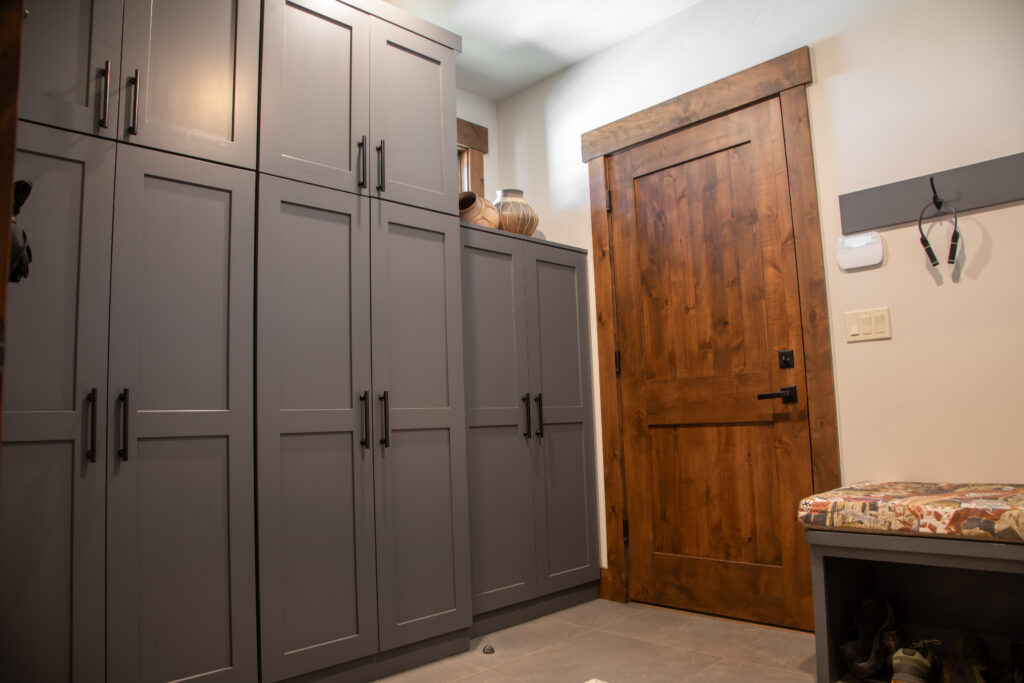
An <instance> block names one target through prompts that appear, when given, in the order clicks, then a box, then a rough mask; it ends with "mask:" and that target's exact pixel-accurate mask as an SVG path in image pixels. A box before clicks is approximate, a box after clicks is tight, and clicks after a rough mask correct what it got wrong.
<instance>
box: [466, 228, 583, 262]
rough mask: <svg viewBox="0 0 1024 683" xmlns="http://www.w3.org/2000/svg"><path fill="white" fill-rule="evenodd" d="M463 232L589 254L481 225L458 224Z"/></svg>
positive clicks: (558, 244) (559, 244) (549, 241)
mask: <svg viewBox="0 0 1024 683" xmlns="http://www.w3.org/2000/svg"><path fill="white" fill-rule="evenodd" d="M459 225H460V226H462V229H463V230H475V231H477V232H485V233H487V234H490V235H501V236H502V237H508V238H511V239H515V240H523V241H524V242H533V243H535V244H545V245H547V246H549V247H554V248H556V249H564V250H566V251H574V252H576V253H577V254H587V253H589V252H588V251H587V250H586V249H582V248H580V247H574V246H572V245H569V244H562V243H561V242H552V241H551V240H546V239H541V238H540V237H527V236H526V235H519V234H517V233H514V232H506V231H504V230H497V229H495V228H485V227H484V226H482V225H474V224H473V223H462V222H460V223H459Z"/></svg>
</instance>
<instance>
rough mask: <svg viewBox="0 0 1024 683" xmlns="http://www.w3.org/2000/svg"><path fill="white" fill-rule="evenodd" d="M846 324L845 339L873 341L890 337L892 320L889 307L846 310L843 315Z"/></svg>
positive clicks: (848, 340) (850, 340) (849, 340)
mask: <svg viewBox="0 0 1024 683" xmlns="http://www.w3.org/2000/svg"><path fill="white" fill-rule="evenodd" d="M843 321H844V323H845V324H846V341H847V342H859V341H874V340H876V339H892V322H891V320H890V319H889V307H888V306H886V307H884V308H871V309H867V310H864V311H847V312H846V313H845V314H844V315H843Z"/></svg>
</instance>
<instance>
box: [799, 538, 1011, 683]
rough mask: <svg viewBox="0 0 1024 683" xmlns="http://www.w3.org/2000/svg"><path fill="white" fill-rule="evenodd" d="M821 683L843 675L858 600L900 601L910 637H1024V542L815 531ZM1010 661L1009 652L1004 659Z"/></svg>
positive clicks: (995, 640) (996, 642) (1004, 640)
mask: <svg viewBox="0 0 1024 683" xmlns="http://www.w3.org/2000/svg"><path fill="white" fill-rule="evenodd" d="M806 538H807V542H808V543H809V544H810V548H811V581H812V587H813V590H814V623H815V650H816V655H817V675H818V681H819V683H823V682H825V681H830V682H834V681H839V680H840V676H841V675H843V673H844V670H843V669H844V667H843V666H842V665H841V663H840V662H839V658H838V655H837V654H836V646H837V645H838V644H839V642H840V639H841V638H842V636H843V631H844V629H845V627H846V625H847V622H848V620H849V618H850V615H851V613H852V610H854V609H856V606H857V604H859V601H861V600H863V599H864V598H865V597H868V596H870V595H878V596H879V597H882V598H883V599H886V600H887V601H889V602H890V604H893V607H894V608H895V609H896V613H897V619H898V620H902V619H907V620H909V619H911V616H910V615H913V619H914V621H912V622H909V623H908V624H907V625H906V626H904V627H903V628H904V630H905V631H906V632H907V633H906V635H907V636H909V637H911V638H920V637H926V636H929V637H939V638H942V639H943V640H944V641H945V642H949V640H950V639H951V638H952V637H953V636H954V635H955V634H956V632H957V631H958V630H966V631H968V632H973V633H978V635H981V636H982V637H983V639H984V640H985V641H986V644H988V645H989V646H990V651H991V652H994V651H996V650H998V651H999V652H1003V651H1005V647H1004V646H1005V645H1008V643H1009V640H1010V639H1011V638H1013V637H1021V636H1024V544H1016V543H1000V542H996V541H976V540H968V539H946V538H931V537H923V536H896V535H886V534H872V533H860V532H851V531H820V530H815V529H808V530H807V531H806ZM1002 659H1005V657H1002Z"/></svg>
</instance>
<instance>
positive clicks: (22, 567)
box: [0, 122, 115, 681]
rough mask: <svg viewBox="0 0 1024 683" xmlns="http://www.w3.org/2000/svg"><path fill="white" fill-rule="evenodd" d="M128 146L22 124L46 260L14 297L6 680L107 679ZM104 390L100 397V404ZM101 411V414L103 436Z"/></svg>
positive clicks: (23, 164) (25, 172)
mask: <svg viewBox="0 0 1024 683" xmlns="http://www.w3.org/2000/svg"><path fill="white" fill-rule="evenodd" d="M114 147H115V146H114V143H113V142H110V141H106V140H100V139H98V138H91V137H86V136H84V135H78V134H74V133H68V132H65V131H60V130H55V129H52V128H45V127H42V126H36V125H33V124H31V123H24V122H23V123H21V124H19V126H18V140H17V152H16V157H15V178H18V179H24V180H29V181H31V182H32V184H33V188H32V194H31V195H30V196H29V198H28V200H27V201H26V203H25V205H24V206H23V207H22V210H21V213H20V215H19V216H18V223H19V228H18V229H22V230H24V231H25V232H26V233H27V234H28V235H29V243H30V244H31V246H32V249H33V255H34V260H33V262H32V267H31V271H30V273H29V276H28V277H27V278H26V279H24V280H22V281H21V282H18V283H12V284H11V285H10V286H9V287H8V295H7V296H8V299H7V326H8V327H7V329H8V333H7V339H6V342H7V343H6V367H5V375H6V376H5V378H4V380H5V381H4V387H3V390H4V415H3V421H4V439H5V440H4V444H3V449H4V467H3V476H2V478H0V481H2V485H3V490H2V491H0V547H2V548H3V549H4V551H3V552H2V553H0V604H2V605H3V606H4V608H3V609H2V610H0V679H3V680H12V681H13V680H46V681H50V680H61V681H68V680H75V681H79V680H80V681H102V680H103V676H104V655H103V642H104V639H103V623H104V600H105V596H104V580H103V573H104V558H103V552H104V489H105V481H106V480H105V474H104V469H105V464H104V463H105V462H106V430H105V429H104V421H103V404H104V401H105V400H106V387H107V378H106V374H107V372H106V370H107V368H106V365H107V314H108V308H107V302H108V293H109V287H110V232H111V221H112V214H113V202H112V200H111V198H112V196H113V192H114V155H115V149H114ZM12 227H13V226H12ZM93 388H95V389H96V396H97V399H96V404H95V405H90V403H89V401H88V396H89V393H90V391H91V390H92V389H93ZM92 411H99V413H98V414H97V428H96V430H95V432H93V431H92V429H91V426H92V425H91V423H92V419H91V418H92V415H93V412H92ZM90 446H94V449H93V452H94V453H95V458H96V462H95V463H93V462H91V461H90V459H89V457H88V455H87V453H88V451H89V449H90ZM72 672H74V675H72Z"/></svg>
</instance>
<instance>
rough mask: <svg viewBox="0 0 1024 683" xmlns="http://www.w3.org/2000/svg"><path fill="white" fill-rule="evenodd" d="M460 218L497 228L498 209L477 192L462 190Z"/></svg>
mask: <svg viewBox="0 0 1024 683" xmlns="http://www.w3.org/2000/svg"><path fill="white" fill-rule="evenodd" d="M459 219H460V220H462V221H464V222H466V223H472V224H473V225H482V226H484V227H485V228H497V227H498V209H497V208H496V207H495V206H494V204H491V203H490V202H489V201H487V200H486V199H484V198H483V197H481V196H480V195H478V194H477V193H476V192H460V193H459Z"/></svg>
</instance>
